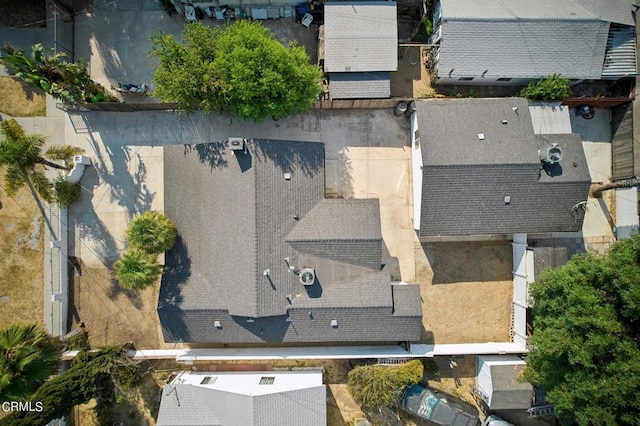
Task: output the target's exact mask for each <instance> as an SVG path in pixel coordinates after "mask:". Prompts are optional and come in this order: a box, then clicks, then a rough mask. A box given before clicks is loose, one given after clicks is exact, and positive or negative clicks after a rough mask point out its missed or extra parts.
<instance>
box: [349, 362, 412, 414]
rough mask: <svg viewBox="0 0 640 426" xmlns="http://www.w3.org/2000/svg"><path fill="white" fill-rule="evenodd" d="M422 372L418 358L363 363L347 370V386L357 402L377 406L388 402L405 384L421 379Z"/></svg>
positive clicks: (371, 406) (366, 405)
mask: <svg viewBox="0 0 640 426" xmlns="http://www.w3.org/2000/svg"><path fill="white" fill-rule="evenodd" d="M423 373H424V367H423V365H422V362H421V361H420V360H418V359H414V360H412V361H409V362H407V363H406V364H399V365H363V366H359V367H356V368H354V369H353V370H351V371H349V375H348V378H347V388H348V389H349V393H350V394H351V396H353V399H354V400H355V401H356V402H357V403H359V404H362V405H363V406H365V407H368V408H378V407H383V406H385V405H388V404H390V403H391V402H392V401H393V400H394V398H396V396H398V394H399V392H400V391H401V390H402V389H403V388H404V387H405V386H407V385H414V384H416V383H418V382H419V381H420V380H422V376H423Z"/></svg>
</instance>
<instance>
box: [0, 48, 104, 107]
mask: <svg viewBox="0 0 640 426" xmlns="http://www.w3.org/2000/svg"><path fill="white" fill-rule="evenodd" d="M0 62H2V63H3V64H4V65H5V66H6V67H7V68H9V70H10V71H12V72H13V73H14V74H15V76H16V77H18V78H20V79H21V80H22V81H24V82H25V83H27V84H30V85H32V86H36V87H40V88H41V89H42V90H44V91H45V92H47V93H49V94H50V95H52V96H54V97H56V98H58V99H61V100H63V101H65V102H67V103H68V104H71V105H82V104H85V103H88V102H98V101H115V100H116V98H115V97H113V95H111V94H109V92H107V91H106V90H105V88H104V87H102V86H101V85H100V84H98V83H96V82H95V81H94V80H92V79H91V76H90V75H89V73H88V72H87V70H86V68H85V67H84V65H83V64H82V62H81V61H78V62H68V61H66V60H65V54H64V53H62V52H59V53H54V52H53V49H46V48H44V47H43V46H42V45H41V44H34V45H33V47H32V48H31V53H30V54H27V53H26V52H25V51H24V50H22V49H17V48H15V47H13V46H10V45H6V46H4V47H2V48H0Z"/></svg>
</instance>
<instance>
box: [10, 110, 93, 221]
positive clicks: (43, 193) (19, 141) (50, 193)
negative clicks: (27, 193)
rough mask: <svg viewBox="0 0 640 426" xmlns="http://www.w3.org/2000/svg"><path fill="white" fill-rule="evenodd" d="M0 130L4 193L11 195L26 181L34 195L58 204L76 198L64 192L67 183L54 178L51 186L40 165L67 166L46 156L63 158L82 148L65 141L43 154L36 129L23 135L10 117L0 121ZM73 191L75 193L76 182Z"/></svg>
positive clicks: (57, 167)
mask: <svg viewBox="0 0 640 426" xmlns="http://www.w3.org/2000/svg"><path fill="white" fill-rule="evenodd" d="M0 134H2V136H4V140H2V141H0V166H2V167H4V169H5V175H4V190H5V192H6V193H7V195H9V196H10V197H11V196H13V195H15V194H16V193H17V192H18V191H19V190H20V188H22V187H23V186H25V185H26V186H28V187H29V190H31V193H32V195H33V196H34V197H35V198H37V197H40V198H42V199H43V200H45V201H47V202H49V203H51V202H53V201H56V202H57V203H59V204H60V205H68V204H70V202H73V201H75V200H76V199H77V197H76V198H75V199H73V197H69V194H67V192H68V191H66V189H67V187H68V186H69V185H67V186H65V184H60V183H59V181H56V182H58V183H56V185H55V188H54V183H52V182H51V181H50V180H49V179H47V177H46V176H45V173H44V171H45V170H44V166H47V167H53V168H55V169H59V170H67V169H68V168H67V167H65V166H63V165H60V164H56V163H53V162H51V161H49V160H48V159H47V158H49V159H51V160H64V161H65V162H66V161H68V160H70V159H71V157H73V156H74V155H77V154H80V153H82V152H83V150H82V149H80V148H77V147H73V146H69V145H53V146H50V147H49V148H48V149H47V150H46V152H45V153H44V154H43V153H42V148H43V147H44V144H45V137H44V136H43V135H40V134H37V133H33V134H30V135H27V134H26V133H25V131H24V129H23V128H22V126H20V124H19V123H18V122H17V121H16V120H14V119H13V118H12V119H9V120H3V121H1V122H0ZM54 189H55V190H54ZM73 191H75V193H77V196H78V197H79V195H80V193H79V186H78V187H76V188H75V189H74V190H73ZM43 214H44V213H43Z"/></svg>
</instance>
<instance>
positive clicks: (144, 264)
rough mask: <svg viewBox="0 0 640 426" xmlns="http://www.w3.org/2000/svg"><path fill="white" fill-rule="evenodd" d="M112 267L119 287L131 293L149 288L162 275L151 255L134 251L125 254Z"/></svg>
mask: <svg viewBox="0 0 640 426" xmlns="http://www.w3.org/2000/svg"><path fill="white" fill-rule="evenodd" d="M113 267H114V269H115V275H116V280H118V283H119V284H120V286H121V287H123V288H126V289H128V290H133V291H137V290H142V289H145V288H147V287H149V286H150V285H152V284H153V283H155V282H156V280H157V279H158V277H159V276H160V274H161V273H162V267H161V266H160V265H159V264H158V262H157V261H156V259H155V256H154V255H153V254H149V253H145V252H143V251H141V250H136V249H132V250H129V251H127V252H125V253H124V254H123V255H122V257H121V258H120V260H118V261H117V262H116V263H115V264H114V265H113Z"/></svg>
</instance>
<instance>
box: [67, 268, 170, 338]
mask: <svg viewBox="0 0 640 426" xmlns="http://www.w3.org/2000/svg"><path fill="white" fill-rule="evenodd" d="M69 288H70V289H71V293H72V294H71V295H70V299H71V303H70V307H69V315H70V316H71V319H70V321H71V323H72V327H73V326H75V325H77V324H78V323H80V322H84V324H85V329H86V331H87V334H88V338H89V345H90V346H91V347H92V348H96V347H100V346H105V345H119V344H123V343H125V342H129V341H132V342H133V344H134V345H135V347H136V348H137V349H149V348H154V349H157V348H159V347H160V342H161V338H160V335H159V325H158V315H157V313H156V306H157V302H158V289H159V283H158V284H157V285H154V286H151V287H149V288H147V289H145V290H144V291H141V292H139V293H131V292H127V291H123V290H122V289H120V288H119V287H118V285H117V283H116V282H115V281H114V279H113V276H112V273H111V271H110V270H109V269H108V268H107V267H103V268H100V267H96V266H92V267H83V266H82V265H79V267H78V268H77V269H76V271H75V273H74V274H73V281H72V282H70V283H69Z"/></svg>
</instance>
